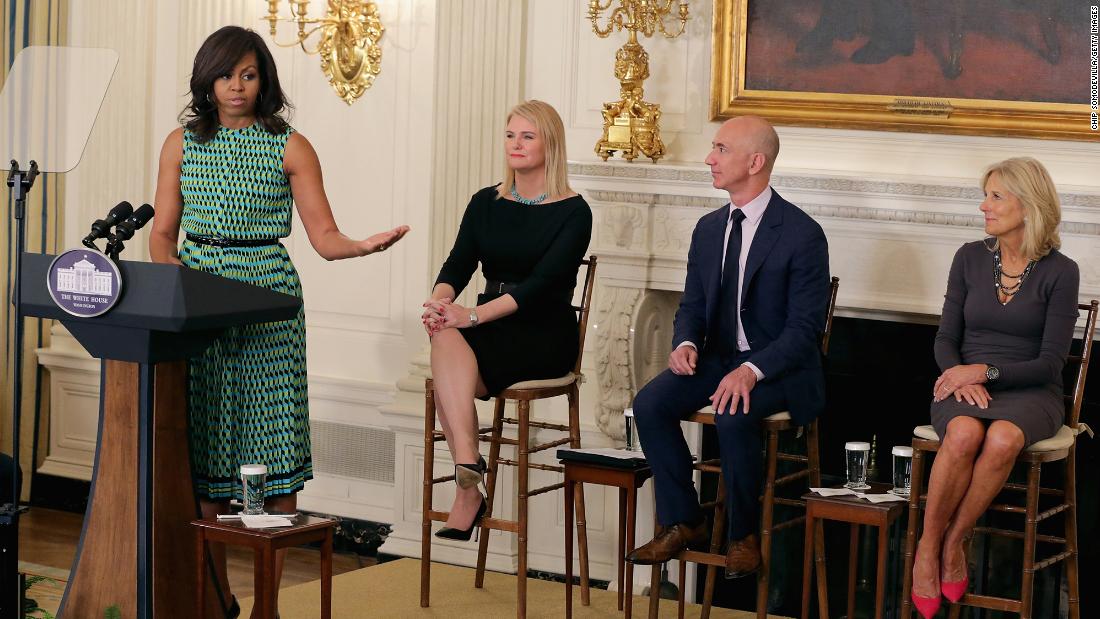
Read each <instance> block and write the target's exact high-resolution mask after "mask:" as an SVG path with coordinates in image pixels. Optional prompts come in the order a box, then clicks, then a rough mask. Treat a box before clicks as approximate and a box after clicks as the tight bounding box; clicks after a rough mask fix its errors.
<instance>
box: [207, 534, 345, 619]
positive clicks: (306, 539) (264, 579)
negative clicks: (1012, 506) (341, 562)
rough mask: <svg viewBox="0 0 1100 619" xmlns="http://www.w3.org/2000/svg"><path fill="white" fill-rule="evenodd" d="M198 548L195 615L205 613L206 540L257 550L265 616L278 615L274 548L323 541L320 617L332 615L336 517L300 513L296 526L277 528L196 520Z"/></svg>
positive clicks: (257, 576)
mask: <svg viewBox="0 0 1100 619" xmlns="http://www.w3.org/2000/svg"><path fill="white" fill-rule="evenodd" d="M191 526H193V527H195V549H196V552H197V554H198V562H197V564H196V565H198V582H199V587H198V595H197V596H196V599H195V608H196V609H197V613H196V616H197V617H198V618H199V619H203V617H205V616H206V615H205V613H204V609H205V608H206V600H205V593H206V578H207V571H208V570H207V569H206V566H207V562H206V543H207V542H218V543H222V544H231V545H234V546H248V547H250V548H252V549H253V550H254V551H255V559H254V560H253V565H254V579H255V581H254V582H255V588H256V610H257V612H258V613H259V616H260V617H261V618H262V619H275V607H276V603H275V602H276V600H278V599H279V591H278V590H277V589H276V588H275V579H276V576H277V574H276V573H275V551H277V550H281V549H283V548H293V547H295V546H301V545H303V544H309V543H312V542H320V543H321V619H331V617H332V530H333V529H334V528H335V527H336V521H335V520H330V519H328V518H317V517H316V516H298V517H297V518H295V519H294V526H290V527H283V528H278V529H249V528H248V527H246V526H244V525H243V524H241V521H240V520H221V521H219V520H194V521H192V522H191Z"/></svg>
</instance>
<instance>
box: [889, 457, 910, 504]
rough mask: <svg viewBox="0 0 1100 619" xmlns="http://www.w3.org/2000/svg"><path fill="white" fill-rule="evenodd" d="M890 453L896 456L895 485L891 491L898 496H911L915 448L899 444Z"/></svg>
mask: <svg viewBox="0 0 1100 619" xmlns="http://www.w3.org/2000/svg"><path fill="white" fill-rule="evenodd" d="M890 453H891V454H892V455H893V457H894V487H893V488H891V489H890V492H892V493H894V494H896V495H898V496H909V484H910V479H911V477H912V475H913V448H912V447H908V446H906V445H898V446H896V447H894V448H893V449H891V450H890Z"/></svg>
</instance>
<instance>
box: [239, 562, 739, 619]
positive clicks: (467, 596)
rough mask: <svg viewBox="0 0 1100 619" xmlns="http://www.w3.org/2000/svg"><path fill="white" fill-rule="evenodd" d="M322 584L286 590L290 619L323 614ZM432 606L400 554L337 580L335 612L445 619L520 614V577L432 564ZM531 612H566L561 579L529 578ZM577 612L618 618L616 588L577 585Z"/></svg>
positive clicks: (416, 571) (693, 612) (641, 612)
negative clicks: (479, 584)
mask: <svg viewBox="0 0 1100 619" xmlns="http://www.w3.org/2000/svg"><path fill="white" fill-rule="evenodd" d="M320 599H321V585H320V581H314V582H311V583H306V584H302V585H297V586H294V587H288V588H285V589H283V590H282V591H281V593H280V596H279V610H280V613H281V614H282V616H283V617H286V618H287V619H291V618H293V619H313V618H314V617H320V616H321V608H320ZM431 601H432V606H431V607H430V608H421V607H420V561H418V560H416V559H400V560H397V561H390V562H389V563H383V564H381V565H375V566H371V567H368V568H363V569H361V570H356V571H354V572H348V573H346V574H341V575H339V576H336V577H334V578H333V579H332V616H333V617H334V618H339V619H347V618H357V617H372V618H373V617H440V618H445V619H465V618H467V617H470V618H477V619H481V618H483V617H485V618H488V617H493V618H495V617H501V618H510V617H515V616H516V577H515V576H513V575H511V574H500V573H496V572H488V573H487V574H486V575H485V588H483V589H475V588H474V570H473V569H471V568H465V567H456V566H453V565H445V564H442V563H433V564H432V600H431ZM648 604H649V599H648V598H643V597H640V596H635V597H634V609H633V610H634V613H633V616H634V617H639V618H640V617H645V616H646V615H647V613H648V609H649V606H648ZM241 608H242V610H243V611H244V612H242V613H241V616H242V617H247V616H248V612H249V610H251V608H252V600H251V598H249V599H242V600H241ZM699 611H700V607H699V606H695V605H690V606H688V608H687V614H686V616H687V617H698V616H699ZM527 616H528V617H531V618H532V619H534V618H536V617H538V618H547V619H549V618H554V619H559V618H561V617H564V616H565V585H564V584H562V583H559V582H549V581H544V580H534V579H529V580H528V581H527ZM573 616H574V617H578V618H581V617H616V616H619V617H621V616H622V611H619V610H616V608H615V593H614V592H610V591H604V590H602V589H593V590H592V605H591V606H587V607H585V606H581V605H580V588H579V587H574V588H573ZM675 616H676V602H675V601H674V600H661V617H675ZM754 616H755V613H747V612H741V611H732V610H727V609H724V608H715V609H714V610H713V612H711V617H714V618H715V619H726V618H736V619H741V618H745V619H748V618H750V617H754Z"/></svg>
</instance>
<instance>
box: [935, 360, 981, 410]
mask: <svg viewBox="0 0 1100 619" xmlns="http://www.w3.org/2000/svg"><path fill="white" fill-rule="evenodd" d="M988 367H989V366H987V365H986V364H984V363H971V364H967V365H963V364H960V365H956V366H955V367H952V368H948V369H947V371H946V372H944V373H943V374H940V377H939V378H937V379H936V384H935V386H933V387H932V401H933V402H940V401H942V400H946V399H947V398H948V397H950V396H952V395H954V396H955V401H956V402H962V401H963V400H966V401H967V402H968V403H970V404H971V405H973V406H977V407H978V408H982V409H985V408H989V401H990V400H992V399H993V396H991V395H989V390H987V389H986V388H985V385H983V384H982V383H984V382H985V381H986V378H985V371H986V369H987V368H988Z"/></svg>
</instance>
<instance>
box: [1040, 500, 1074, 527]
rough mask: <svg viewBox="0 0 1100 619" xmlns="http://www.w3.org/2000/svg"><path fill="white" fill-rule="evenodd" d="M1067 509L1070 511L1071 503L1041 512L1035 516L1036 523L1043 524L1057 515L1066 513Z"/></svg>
mask: <svg viewBox="0 0 1100 619" xmlns="http://www.w3.org/2000/svg"><path fill="white" fill-rule="evenodd" d="M1067 509H1069V503H1062V504H1060V505H1055V506H1054V507H1052V508H1050V509H1048V510H1046V511H1045V512H1040V513H1039V515H1037V516H1035V521H1036V522H1042V521H1044V520H1046V519H1047V518H1050V517H1051V516H1056V515H1058V514H1060V513H1062V512H1064V511H1066V510H1067Z"/></svg>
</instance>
